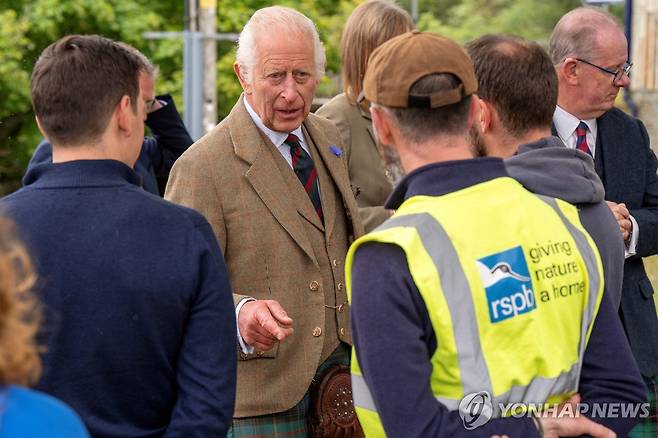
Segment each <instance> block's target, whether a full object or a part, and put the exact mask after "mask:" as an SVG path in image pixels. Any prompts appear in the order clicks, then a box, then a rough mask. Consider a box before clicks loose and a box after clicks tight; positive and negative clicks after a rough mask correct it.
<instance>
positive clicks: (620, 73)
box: [576, 58, 633, 83]
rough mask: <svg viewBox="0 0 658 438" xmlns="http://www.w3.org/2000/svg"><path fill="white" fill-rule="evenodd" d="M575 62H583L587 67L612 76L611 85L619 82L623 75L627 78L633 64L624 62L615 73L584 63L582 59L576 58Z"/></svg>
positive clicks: (587, 62)
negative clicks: (589, 66)
mask: <svg viewBox="0 0 658 438" xmlns="http://www.w3.org/2000/svg"><path fill="white" fill-rule="evenodd" d="M576 61H580V62H584V63H585V64H587V65H591V66H592V67H595V68H598V69H599V70H601V71H602V72H604V73H608V74H609V75H612V76H614V79H613V80H612V82H613V83H614V82H619V81H620V80H621V78H622V77H623V76H624V75H626V76H628V75H629V74H630V72H631V68H633V63H632V62H628V61H626V62H624V65H622V66H621V68H620V69H617V70H616V71H612V70H608V69H607V68H603V67H601V66H598V65H596V64H592V63H591V62H589V61H585V60H584V59H580V58H576Z"/></svg>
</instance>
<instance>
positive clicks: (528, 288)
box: [475, 246, 537, 323]
mask: <svg viewBox="0 0 658 438" xmlns="http://www.w3.org/2000/svg"><path fill="white" fill-rule="evenodd" d="M475 263H476V264H477V268H478V272H479V274H480V278H481V279H482V284H483V285H484V289H485V291H486V294H487V301H488V303H489V318H490V319H491V322H492V323H497V322H501V321H504V320H506V319H508V318H513V317H515V316H517V315H521V314H523V313H528V312H530V311H532V310H534V309H536V308H537V305H536V303H535V294H534V292H533V291H532V281H531V280H530V273H529V272H528V263H527V262H526V259H525V255H524V254H523V249H522V248H521V247H520V246H516V247H514V248H511V249H508V250H505V251H501V252H498V253H496V254H491V255H489V256H487V257H483V258H481V259H479V260H476V261H475Z"/></svg>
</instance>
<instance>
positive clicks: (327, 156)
mask: <svg viewBox="0 0 658 438" xmlns="http://www.w3.org/2000/svg"><path fill="white" fill-rule="evenodd" d="M304 128H305V135H308V138H309V141H312V142H313V143H314V144H315V146H316V149H317V151H318V153H319V155H320V159H322V162H323V163H324V165H325V167H326V169H327V170H328V172H329V175H330V176H331V179H332V180H333V182H334V183H335V185H336V188H337V189H338V192H339V194H340V197H341V198H342V199H340V200H339V199H336V200H335V201H336V202H340V203H341V204H342V207H344V208H345V209H346V210H347V211H348V213H350V216H351V217H356V215H357V214H358V213H357V210H356V201H354V202H353V203H352V202H351V201H352V200H354V194H353V193H352V188H351V187H350V184H349V181H350V180H349V176H348V171H347V164H346V161H345V159H344V157H343V156H342V150H341V149H340V148H338V146H337V145H335V144H333V143H331V142H330V141H329V139H328V138H327V136H326V135H325V133H324V132H323V130H322V129H320V127H319V126H318V125H317V124H316V123H315V121H314V120H313V118H312V116H309V117H308V118H307V119H306V120H305V121H304ZM332 146H333V148H332ZM332 149H333V150H332ZM336 153H338V155H337V154H336ZM320 190H322V187H320ZM322 202H323V205H324V202H325V197H324V196H323V198H322ZM330 208H331V214H330V215H326V216H325V227H326V235H327V238H328V237H330V236H331V233H332V232H333V227H334V224H335V222H336V211H337V210H338V208H337V206H336V204H335V203H332V205H327V210H329V209H330ZM327 216H329V217H327ZM355 232H357V233H358V234H360V228H359V227H357V230H356V231H355Z"/></svg>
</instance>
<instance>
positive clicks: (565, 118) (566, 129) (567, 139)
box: [553, 106, 598, 158]
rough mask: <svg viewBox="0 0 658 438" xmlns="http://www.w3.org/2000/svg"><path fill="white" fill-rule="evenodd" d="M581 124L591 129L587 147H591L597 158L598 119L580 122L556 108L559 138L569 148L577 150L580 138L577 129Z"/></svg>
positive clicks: (556, 126)
mask: <svg viewBox="0 0 658 438" xmlns="http://www.w3.org/2000/svg"><path fill="white" fill-rule="evenodd" d="M580 122H585V124H586V125H587V127H588V128H589V131H587V146H589V150H590V152H591V153H592V158H594V157H595V156H596V155H595V154H596V134H597V131H598V127H597V124H596V119H588V120H580V119H579V118H578V117H576V116H574V115H573V114H571V113H568V112H566V111H565V110H564V109H562V108H560V107H559V106H556V107H555V112H554V113H553V124H554V125H555V129H556V130H557V135H558V137H560V138H561V139H562V141H563V142H564V144H566V145H567V147H568V148H571V149H575V148H576V139H577V138H578V136H577V135H576V128H577V127H578V125H579V124H580Z"/></svg>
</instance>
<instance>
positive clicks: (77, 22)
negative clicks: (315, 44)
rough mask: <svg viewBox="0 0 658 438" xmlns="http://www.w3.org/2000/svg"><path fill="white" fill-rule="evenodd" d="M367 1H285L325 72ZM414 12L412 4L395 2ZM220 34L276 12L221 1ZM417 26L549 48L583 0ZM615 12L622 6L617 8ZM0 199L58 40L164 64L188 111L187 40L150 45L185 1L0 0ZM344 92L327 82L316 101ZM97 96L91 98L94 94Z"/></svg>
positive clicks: (431, 10) (227, 91)
mask: <svg viewBox="0 0 658 438" xmlns="http://www.w3.org/2000/svg"><path fill="white" fill-rule="evenodd" d="M361 1H362V0H281V1H280V2H278V3H277V4H281V5H285V6H291V7H293V8H295V9H297V10H299V11H301V12H302V13H304V14H305V15H307V16H308V17H309V18H311V19H312V20H313V21H314V22H315V23H316V24H317V27H318V31H319V33H320V37H321V39H322V40H323V41H324V45H325V49H326V52H327V73H328V75H329V76H334V77H335V76H337V75H338V74H339V72H340V36H341V32H342V29H343V25H344V23H345V21H346V20H347V17H348V16H349V14H350V13H351V12H352V10H353V9H354V7H355V6H356V5H357V4H359V3H361ZM399 1H400V4H401V5H402V6H403V7H405V8H407V9H409V6H410V2H411V0H399ZM217 3H218V5H217V6H218V15H217V30H218V31H219V32H231V33H238V32H239V31H240V30H241V29H242V26H244V24H245V23H246V22H247V20H248V19H249V17H250V16H251V14H253V12H254V11H255V10H257V9H259V8H262V7H265V6H269V5H271V4H272V3H271V1H266V0H217ZM418 4H419V10H420V12H421V15H420V19H419V22H418V27H419V28H420V29H422V30H430V31H434V32H438V33H441V34H444V35H446V36H449V37H451V38H454V39H456V40H457V41H460V42H465V41H468V40H470V39H473V38H475V37H478V36H480V35H483V34H485V33H499V32H505V33H512V34H517V35H520V36H524V37H526V38H532V39H536V40H539V41H543V42H545V41H547V39H548V35H549V34H550V31H551V29H552V27H553V26H554V24H555V22H556V21H557V20H558V19H559V17H560V16H561V15H562V14H564V13H565V12H566V11H568V10H569V9H571V8H573V7H577V6H579V5H580V1H579V0H418ZM615 12H618V13H619V9H617V10H615ZM0 20H1V21H0V22H1V23H2V26H0V101H1V102H2V107H0V195H2V194H3V193H7V192H9V191H12V190H14V189H16V188H17V187H18V186H19V185H20V178H21V177H22V175H23V172H24V169H25V167H26V165H27V162H28V160H29V158H30V156H31V155H32V152H33V151H34V148H35V147H36V145H37V143H38V142H39V140H40V139H41V134H40V133H39V131H38V129H37V127H36V123H35V122H34V116H33V114H32V109H31V105H30V98H29V75H30V72H31V71H32V67H33V66H34V62H35V61H36V58H37V56H39V54H40V53H41V52H42V51H43V49H44V48H45V47H46V46H47V45H48V44H50V43H52V42H53V41H55V40H57V39H59V38H61V37H62V36H64V35H67V34H71V33H97V34H102V35H105V36H107V37H110V38H114V39H118V40H121V41H125V42H127V43H129V44H132V45H134V46H135V47H137V48H139V49H140V50H141V51H142V52H144V54H145V55H147V56H148V57H149V58H150V59H151V60H152V61H153V62H154V63H156V64H157V65H159V67H160V74H159V77H158V81H157V89H158V90H159V91H161V92H163V91H166V92H169V93H171V94H173V96H174V98H175V100H176V102H177V105H178V107H179V108H180V109H182V110H183V111H184V109H185V108H184V105H183V101H182V88H183V66H182V62H183V56H182V50H183V42H182V40H181V39H172V40H145V39H144V37H143V33H144V32H147V31H154V30H164V31H180V30H182V29H183V27H184V23H183V20H184V1H183V0H161V1H155V2H154V1H147V0H32V1H26V0H0ZM217 50H218V56H217V59H218V61H217V71H218V74H217V90H218V91H217V93H218V102H219V108H218V114H219V117H220V119H221V118H223V117H225V116H226V115H227V114H228V112H229V111H230V109H231V107H232V106H233V104H234V103H235V101H236V100H237V99H238V97H239V95H240V93H241V88H240V85H239V83H238V81H237V79H236V78H235V74H234V73H233V67H232V66H233V62H234V60H235V44H232V43H229V42H225V41H220V42H219V44H218V49H217ZM338 91H339V90H338V87H337V86H336V85H335V82H332V81H331V80H330V79H329V78H328V77H325V78H323V80H322V83H321V85H320V88H319V90H318V94H319V95H322V96H331V95H333V94H335V93H337V92H338ZM89 98H90V99H93V96H89Z"/></svg>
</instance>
